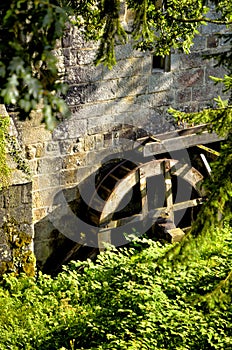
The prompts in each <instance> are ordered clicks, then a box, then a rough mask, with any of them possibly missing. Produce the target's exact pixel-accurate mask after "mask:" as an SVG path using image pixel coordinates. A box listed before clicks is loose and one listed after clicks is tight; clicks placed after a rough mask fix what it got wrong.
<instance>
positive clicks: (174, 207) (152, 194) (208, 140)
mask: <svg viewBox="0 0 232 350" xmlns="http://www.w3.org/2000/svg"><path fill="white" fill-rule="evenodd" d="M201 128H202V127H201ZM198 131H199V127H194V128H190V129H188V130H187V131H186V130H185V132H186V133H183V134H180V133H179V134H178V137H179V138H178V141H179V140H180V138H181V141H182V142H181V143H180V142H179V143H177V142H176V140H177V139H175V137H174V138H173V137H170V135H168V134H163V135H160V138H155V139H154V138H149V137H148V138H144V140H141V142H143V154H145V155H146V156H147V155H149V156H154V154H155V156H156V159H154V158H153V159H150V160H148V161H147V162H146V161H145V162H142V163H139V164H138V163H137V164H135V163H133V161H131V160H127V159H119V160H118V162H117V163H115V162H114V163H113V164H112V165H111V167H110V166H108V167H106V169H107V170H106V171H105V172H103V175H102V176H101V177H100V180H98V182H97V184H96V190H95V192H94V193H93V195H92V198H91V200H90V203H89V205H88V210H87V212H88V218H89V221H90V223H91V224H92V225H94V226H96V227H99V228H100V230H99V232H98V246H99V249H100V250H101V249H104V244H105V243H111V244H114V245H115V246H120V245H123V244H126V238H125V233H130V232H131V230H133V229H134V228H135V229H136V230H137V231H140V232H141V234H143V233H144V232H147V231H151V233H152V234H153V235H154V236H155V237H157V238H163V239H165V240H168V241H170V242H175V241H179V240H180V239H181V238H182V237H183V235H184V234H185V232H186V231H187V230H188V229H189V228H190V227H191V225H192V222H193V221H194V220H195V218H196V215H197V213H198V212H199V209H200V206H201V204H202V203H203V202H204V201H205V200H206V198H205V196H204V191H203V189H202V188H201V184H202V180H203V179H204V177H205V176H208V175H209V174H210V165H209V161H210V160H212V159H214V158H215V157H216V156H217V155H218V152H217V151H215V150H214V149H212V148H210V147H207V146H206V144H209V145H210V146H212V144H213V143H214V142H218V138H217V136H216V135H212V134H209V133H207V132H206V133H204V132H203V133H201V134H198ZM170 134H171V136H172V133H170ZM165 141H166V142H169V143H170V144H171V149H174V151H173V152H176V153H175V154H177V156H178V152H179V151H180V150H181V147H182V148H185V149H188V155H190V162H189V161H188V162H184V161H183V159H181V157H179V158H178V157H177V159H172V158H171V157H170V155H169V156H168V157H167V151H166V152H165V150H166V149H167V147H165V148H164V143H165ZM146 153H147V154H146ZM157 156H158V159H157ZM199 164H200V166H199Z"/></svg>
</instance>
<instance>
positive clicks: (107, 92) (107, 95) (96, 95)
mask: <svg viewBox="0 0 232 350" xmlns="http://www.w3.org/2000/svg"><path fill="white" fill-rule="evenodd" d="M95 87H96V88H95V90H94V91H93V93H92V94H89V96H88V99H87V102H96V101H104V100H112V99H115V98H116V93H117V90H118V86H117V80H116V79H114V80H109V81H103V82H102V83H98V85H96V86H95Z"/></svg>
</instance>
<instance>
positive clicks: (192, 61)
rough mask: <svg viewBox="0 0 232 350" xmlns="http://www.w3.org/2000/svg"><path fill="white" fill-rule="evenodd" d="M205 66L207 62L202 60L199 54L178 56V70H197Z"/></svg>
mask: <svg viewBox="0 0 232 350" xmlns="http://www.w3.org/2000/svg"><path fill="white" fill-rule="evenodd" d="M206 64H207V60H203V58H202V55H201V54H199V53H195V52H194V53H190V54H188V55H181V56H180V69H189V68H198V67H202V66H204V65H206Z"/></svg>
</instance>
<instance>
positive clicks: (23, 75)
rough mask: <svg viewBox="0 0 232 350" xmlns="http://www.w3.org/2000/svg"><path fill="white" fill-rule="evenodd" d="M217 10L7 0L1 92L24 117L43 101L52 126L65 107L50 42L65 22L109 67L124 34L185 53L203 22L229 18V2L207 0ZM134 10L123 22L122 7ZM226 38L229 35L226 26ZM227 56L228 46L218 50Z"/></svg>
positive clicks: (194, 1) (195, 5) (141, 2)
mask: <svg viewBox="0 0 232 350" xmlns="http://www.w3.org/2000/svg"><path fill="white" fill-rule="evenodd" d="M213 3H214V4H215V7H216V10H217V17H216V18H214V19H212V18H210V17H207V12H208V10H209V9H208V7H207V6H206V4H207V1H205V0H184V1H183V0H167V1H163V5H162V2H161V1H159V0H157V1H153V0H124V1H120V0H113V1H112V0H100V1H99V0H81V1H80V0H30V1H27V0H16V1H15V0H11V1H7V2H6V1H5V2H1V4H0V23H1V29H0V34H1V35H0V52H1V57H0V85H1V91H0V98H1V99H2V102H3V103H5V104H12V105H15V106H17V108H19V109H20V110H21V111H23V113H21V114H20V117H21V118H22V119H25V118H26V117H28V116H29V114H30V112H31V110H33V109H36V107H37V106H38V104H42V106H43V115H44V122H45V123H46V126H47V128H48V129H50V130H52V129H53V128H54V126H55V125H56V122H57V119H58V117H59V115H60V114H63V115H68V108H67V105H66V104H65V102H64V100H63V99H62V98H61V97H60V96H62V95H63V94H64V93H65V91H66V87H65V86H64V84H62V83H61V78H62V77H60V76H59V74H58V70H57V59H56V57H55V55H54V53H53V52H54V49H55V48H56V45H57V40H59V39H61V38H62V36H63V35H64V31H65V28H66V24H68V23H70V22H71V23H72V24H74V25H75V26H76V27H77V28H78V29H79V31H80V33H81V34H82V35H83V37H84V38H85V39H86V40H94V41H96V42H97V41H98V42H99V49H98V52H97V56H96V59H95V63H96V64H99V63H103V64H105V65H107V66H108V67H109V68H112V66H113V65H114V64H115V63H116V60H115V45H116V44H117V43H125V42H126V41H127V39H128V37H132V38H133V40H134V47H135V48H137V49H140V50H151V51H154V52H156V54H158V55H166V54H168V53H169V52H170V50H171V49H172V48H174V49H178V50H181V51H184V52H185V53H189V52H190V48H191V46H192V44H193V38H194V36H195V35H196V34H197V33H198V28H199V26H200V25H202V24H207V23H217V24H220V25H221V24H225V25H228V26H229V24H231V22H232V15H231V13H232V9H231V2H230V1H228V0H221V1H218V0H215V1H213ZM123 7H125V8H127V9H128V10H129V11H131V13H132V14H133V16H132V17H133V20H132V24H131V25H129V26H128V25H127V24H126V23H125V22H126V16H124V15H123V11H122V8H123ZM224 39H225V40H229V41H230V40H231V35H230V34H229V33H227V34H225V37H224ZM220 57H221V60H222V61H223V62H227V61H228V60H229V59H231V53H228V52H227V53H226V52H225V53H220Z"/></svg>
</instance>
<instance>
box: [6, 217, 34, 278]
mask: <svg viewBox="0 0 232 350" xmlns="http://www.w3.org/2000/svg"><path fill="white" fill-rule="evenodd" d="M18 227H19V224H18V223H17V221H16V220H15V219H13V218H10V219H8V220H7V221H5V222H4V223H3V225H2V227H1V231H2V232H1V236H2V239H3V240H4V243H5V246H6V247H7V248H8V254H7V255H6V256H5V260H4V257H2V259H1V260H2V261H1V262H0V274H4V273H13V274H14V275H18V274H20V273H21V272H24V273H26V275H28V276H34V275H35V257H34V254H33V252H32V251H31V247H30V245H31V242H32V237H31V236H30V235H28V234H27V233H25V232H23V231H20V230H19V229H18Z"/></svg>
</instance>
